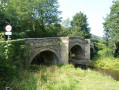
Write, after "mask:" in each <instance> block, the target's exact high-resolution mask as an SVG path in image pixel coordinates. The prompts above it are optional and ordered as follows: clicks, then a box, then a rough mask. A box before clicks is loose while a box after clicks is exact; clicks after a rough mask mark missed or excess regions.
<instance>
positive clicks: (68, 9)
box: [58, 0, 113, 36]
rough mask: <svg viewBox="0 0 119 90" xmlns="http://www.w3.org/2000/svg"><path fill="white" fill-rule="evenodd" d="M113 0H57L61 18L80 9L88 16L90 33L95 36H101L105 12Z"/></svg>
mask: <svg viewBox="0 0 119 90" xmlns="http://www.w3.org/2000/svg"><path fill="white" fill-rule="evenodd" d="M112 1H113V0H58V2H59V6H60V7H59V10H60V11H62V13H61V15H60V16H61V17H62V18H63V20H65V19H67V18H70V20H72V17H73V16H74V15H75V14H76V13H79V12H80V11H81V12H83V13H84V14H86V16H87V17H88V23H89V27H90V28H91V33H92V34H94V35H97V36H103V35H104V34H103V31H104V29H103V24H102V23H103V22H104V18H106V16H107V14H109V13H110V7H111V6H112Z"/></svg>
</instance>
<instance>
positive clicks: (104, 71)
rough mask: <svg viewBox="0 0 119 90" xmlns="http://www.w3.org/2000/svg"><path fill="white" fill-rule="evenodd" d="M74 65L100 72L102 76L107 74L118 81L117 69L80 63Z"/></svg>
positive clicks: (118, 72) (118, 71) (118, 73)
mask: <svg viewBox="0 0 119 90" xmlns="http://www.w3.org/2000/svg"><path fill="white" fill-rule="evenodd" d="M75 67H76V68H77V67H80V68H81V69H83V70H86V69H91V70H94V71H97V72H99V73H101V74H102V76H105V75H107V76H109V77H112V78H113V79H114V80H116V81H119V70H113V69H106V68H100V67H90V66H86V65H80V64H76V65H75Z"/></svg>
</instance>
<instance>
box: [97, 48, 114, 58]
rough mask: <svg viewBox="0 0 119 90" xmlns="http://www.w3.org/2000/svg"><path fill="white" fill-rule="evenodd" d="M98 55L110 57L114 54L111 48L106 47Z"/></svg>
mask: <svg viewBox="0 0 119 90" xmlns="http://www.w3.org/2000/svg"><path fill="white" fill-rule="evenodd" d="M98 55H99V56H100V57H110V56H113V51H112V50H111V49H110V48H105V49H103V50H100V51H98Z"/></svg>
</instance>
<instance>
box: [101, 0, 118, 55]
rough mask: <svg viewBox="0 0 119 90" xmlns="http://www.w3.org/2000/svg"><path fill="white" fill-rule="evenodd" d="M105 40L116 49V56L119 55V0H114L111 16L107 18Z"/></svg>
mask: <svg viewBox="0 0 119 90" xmlns="http://www.w3.org/2000/svg"><path fill="white" fill-rule="evenodd" d="M103 25H104V31H105V38H106V40H107V42H108V44H109V46H112V47H114V48H115V47H116V51H115V54H116V56H117V54H119V0H114V1H113V5H112V6H111V11H110V14H109V15H107V17H106V18H105V22H104V23H103Z"/></svg>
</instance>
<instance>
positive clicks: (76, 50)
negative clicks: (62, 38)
mask: <svg viewBox="0 0 119 90" xmlns="http://www.w3.org/2000/svg"><path fill="white" fill-rule="evenodd" d="M82 54H83V50H82V47H81V46H79V45H74V46H73V47H72V48H71V49H70V51H69V59H76V60H82Z"/></svg>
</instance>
